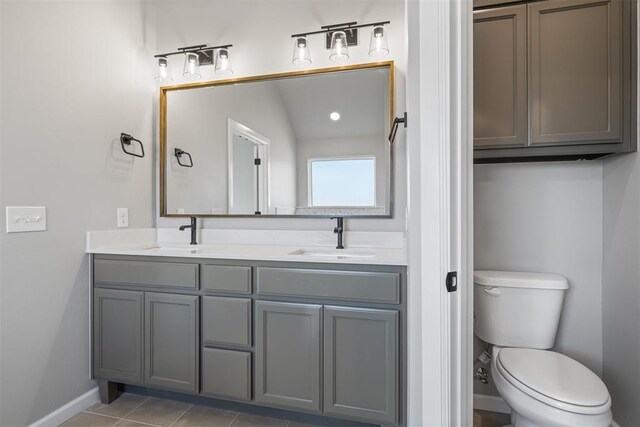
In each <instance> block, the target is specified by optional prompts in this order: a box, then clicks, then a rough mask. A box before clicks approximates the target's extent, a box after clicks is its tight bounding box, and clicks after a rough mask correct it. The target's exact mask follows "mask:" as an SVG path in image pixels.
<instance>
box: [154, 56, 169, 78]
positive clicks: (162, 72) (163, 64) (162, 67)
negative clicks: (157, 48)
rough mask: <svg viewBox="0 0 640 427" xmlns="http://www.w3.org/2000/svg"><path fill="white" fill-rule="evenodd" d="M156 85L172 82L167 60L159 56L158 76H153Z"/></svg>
mask: <svg viewBox="0 0 640 427" xmlns="http://www.w3.org/2000/svg"><path fill="white" fill-rule="evenodd" d="M155 79H156V81H157V82H158V83H167V82H171V81H173V76H172V75H171V71H170V70H169V63H168V61H167V58H166V57H164V56H161V57H159V58H158V74H157V75H156V76H155Z"/></svg>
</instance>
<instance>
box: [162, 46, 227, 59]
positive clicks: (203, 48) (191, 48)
mask: <svg viewBox="0 0 640 427" xmlns="http://www.w3.org/2000/svg"><path fill="white" fill-rule="evenodd" d="M230 47H233V45H232V44H223V45H220V46H207V45H206V44H199V45H195V46H187V47H179V48H178V50H177V51H176V52H169V53H160V54H158V55H154V56H153V57H154V58H166V57H167V56H171V55H181V54H185V53H189V52H194V53H198V52H206V51H211V50H216V49H228V48H230Z"/></svg>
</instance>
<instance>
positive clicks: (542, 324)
mask: <svg viewBox="0 0 640 427" xmlns="http://www.w3.org/2000/svg"><path fill="white" fill-rule="evenodd" d="M568 287H569V284H568V281H567V279H566V278H564V277H562V276H559V275H554V274H541V273H520V272H506V271H476V272H475V274H474V297H475V303H474V310H475V323H474V332H475V334H476V335H477V336H478V337H479V338H480V339H482V340H484V341H486V342H488V343H490V344H493V357H492V361H491V376H492V378H493V381H494V383H495V385H496V387H497V389H498V391H499V392H500V395H501V396H502V398H503V399H504V400H505V402H506V403H507V404H508V405H509V407H511V409H512V412H511V424H512V426H513V427H551V426H559V427H574V426H585V427H608V426H609V425H610V424H611V419H612V416H611V397H610V395H609V392H608V390H607V387H606V386H605V384H604V383H603V382H602V380H601V379H600V378H598V376H597V375H596V374H594V373H593V372H592V371H590V370H589V369H588V368H587V367H586V366H584V365H582V364H580V363H579V362H577V361H575V360H573V359H571V358H570V357H568V356H565V355H563V354H561V353H557V352H553V351H549V349H550V348H551V347H553V344H554V341H555V336H556V331H557V328H558V323H559V320H560V314H561V310H562V303H563V299H564V293H565V291H566V290H567V289H568Z"/></svg>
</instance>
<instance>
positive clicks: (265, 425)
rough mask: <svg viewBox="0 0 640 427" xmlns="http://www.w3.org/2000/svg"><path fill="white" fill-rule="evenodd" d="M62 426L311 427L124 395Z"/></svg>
mask: <svg viewBox="0 0 640 427" xmlns="http://www.w3.org/2000/svg"><path fill="white" fill-rule="evenodd" d="M509 421H510V420H509V415H507V414H498V413H495V412H488V411H480V410H477V409H476V410H474V411H473V426H474V427H503V426H504V425H507V424H509ZM62 426H64V427H112V426H113V427H145V426H147V427H149V426H153V427H202V426H207V427H248V426H252V427H313V426H314V425H313V424H302V423H298V422H295V421H288V420H283V419H277V418H268V417H263V416H259V415H252V414H243V413H239V412H233V411H225V410H221V409H215V408H209V407H205V406H197V405H191V404H188V403H184V402H178V401H175V400H168V399H160V398H157V397H147V396H141V395H137V394H131V393H125V394H123V395H122V396H120V397H119V398H118V399H117V400H116V401H115V402H113V403H112V404H111V405H104V404H102V403H96V404H95V405H93V406H92V407H90V408H88V409H86V410H85V411H83V412H80V413H79V414H78V415H76V416H74V417H73V418H71V419H70V420H68V421H67V422H65V423H64V424H62Z"/></svg>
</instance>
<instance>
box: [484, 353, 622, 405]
mask: <svg viewBox="0 0 640 427" xmlns="http://www.w3.org/2000/svg"><path fill="white" fill-rule="evenodd" d="M495 362H496V367H497V368H498V371H499V373H500V375H501V376H502V377H503V378H504V379H505V380H507V381H508V382H509V383H510V384H511V385H513V386H514V387H516V388H517V389H519V390H520V391H522V392H523V393H525V394H527V395H529V396H531V397H532V398H534V399H536V400H539V401H541V402H542V403H545V404H547V405H549V406H552V407H554V408H557V409H560V410H563V411H568V412H573V413H577V414H586V415H596V414H602V413H604V412H606V411H607V410H609V408H610V407H611V398H610V396H609V392H608V390H607V387H606V386H605V385H604V383H603V382H602V380H601V379H600V378H599V377H598V376H597V375H596V374H594V373H593V372H591V370H589V369H588V368H587V367H586V366H584V365H582V364H580V363H578V362H577V361H575V360H573V359H571V358H569V357H567V356H565V355H563V354H560V353H556V352H552V351H546V350H536V349H528V348H503V349H502V350H501V351H500V352H499V353H498V355H497V358H496V360H495Z"/></svg>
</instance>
